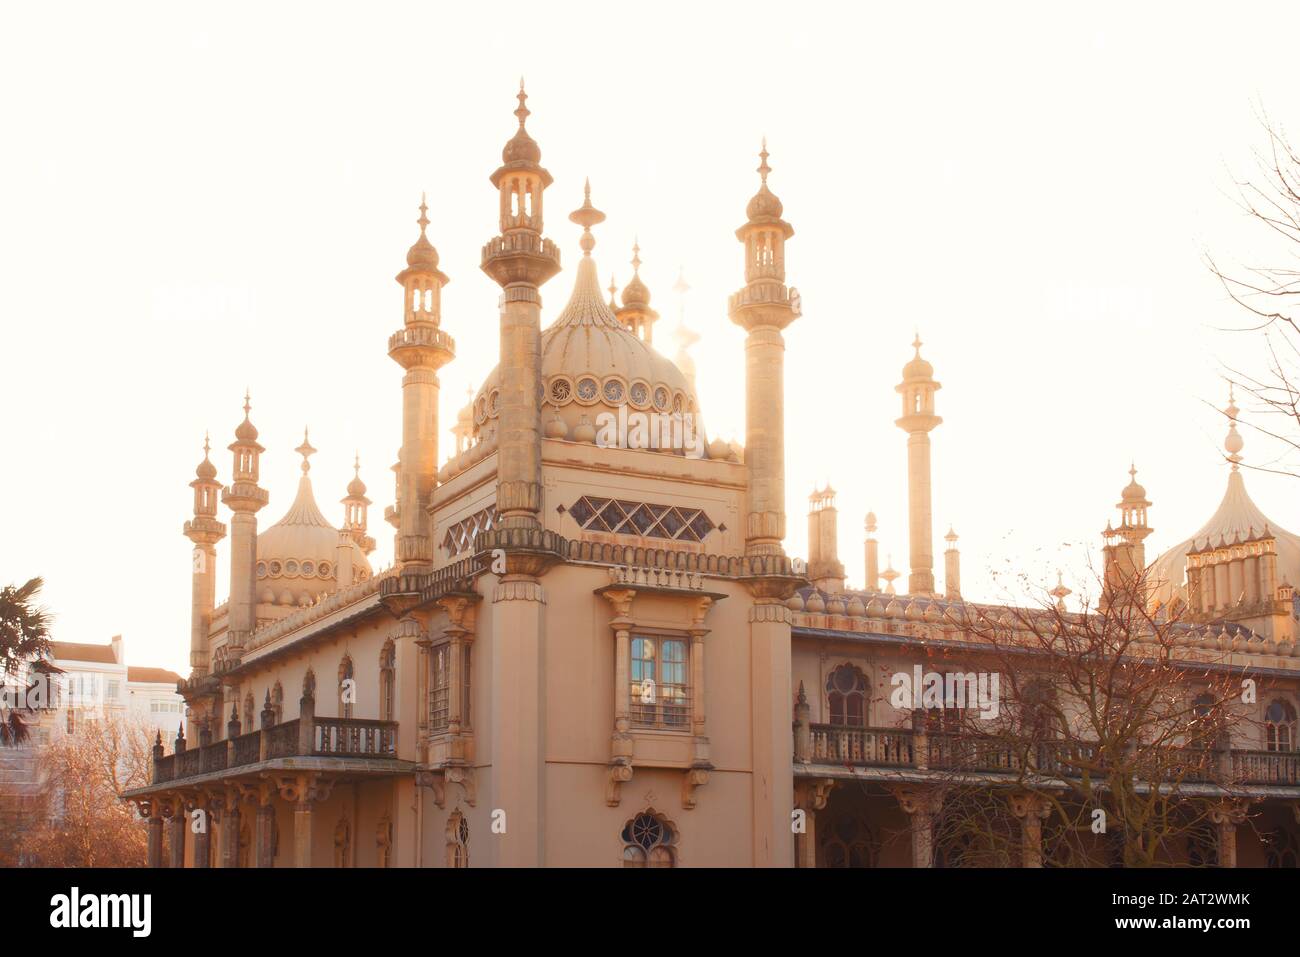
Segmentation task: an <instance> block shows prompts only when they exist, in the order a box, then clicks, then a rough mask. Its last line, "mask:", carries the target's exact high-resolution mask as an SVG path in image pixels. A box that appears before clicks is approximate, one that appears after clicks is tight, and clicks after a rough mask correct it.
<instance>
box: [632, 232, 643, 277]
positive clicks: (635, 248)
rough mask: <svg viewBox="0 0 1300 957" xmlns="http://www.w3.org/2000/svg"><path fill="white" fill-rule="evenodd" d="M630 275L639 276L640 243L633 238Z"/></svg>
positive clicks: (637, 239)
mask: <svg viewBox="0 0 1300 957" xmlns="http://www.w3.org/2000/svg"><path fill="white" fill-rule="evenodd" d="M632 275H633V276H639V275H641V242H640V239H639V238H638V237H635V236H634V237H633V238H632Z"/></svg>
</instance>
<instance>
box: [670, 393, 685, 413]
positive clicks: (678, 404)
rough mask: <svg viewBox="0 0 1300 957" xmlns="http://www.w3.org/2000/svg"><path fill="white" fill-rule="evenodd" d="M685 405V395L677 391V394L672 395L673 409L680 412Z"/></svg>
mask: <svg viewBox="0 0 1300 957" xmlns="http://www.w3.org/2000/svg"><path fill="white" fill-rule="evenodd" d="M685 407H686V397H685V396H683V395H682V394H681V393H680V392H678V393H677V395H676V396H674V397H673V411H674V412H680V411H682V409H684V408H685Z"/></svg>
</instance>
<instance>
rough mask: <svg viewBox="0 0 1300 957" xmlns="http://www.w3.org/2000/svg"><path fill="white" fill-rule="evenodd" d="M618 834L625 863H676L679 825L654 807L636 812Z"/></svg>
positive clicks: (662, 864) (659, 865)
mask: <svg viewBox="0 0 1300 957" xmlns="http://www.w3.org/2000/svg"><path fill="white" fill-rule="evenodd" d="M619 837H620V839H621V840H622V842H623V855H622V862H623V866H624V867H676V866H677V825H675V824H674V823H673V822H672V821H670V820H668V819H667V818H666V817H664V816H663V815H662V814H660V813H659V812H658V811H656V810H655V809H654V808H646V809H645V810H644V811H642V812H640V813H639V814H636V815H634V816H633V817H632V818H631V819H630V820H628V822H627V823H626V824H624V825H623V830H622V831H621V832H619Z"/></svg>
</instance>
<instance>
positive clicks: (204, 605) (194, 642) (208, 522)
mask: <svg viewBox="0 0 1300 957" xmlns="http://www.w3.org/2000/svg"><path fill="white" fill-rule="evenodd" d="M209 451H211V448H210V446H209V444H208V437H207V436H206V435H205V436H203V461H202V462H200V463H199V467H198V468H197V469H195V470H194V474H195V479H194V481H193V482H191V483H190V488H192V489H194V517H193V518H192V519H190V520H189V521H187V522H186V523H185V537H186V538H188V539H189V540H190V541H191V542H193V543H194V552H193V556H192V559H191V562H192V571H193V575H194V581H193V588H192V592H191V598H190V668H191V672H190V678H191V679H196V678H202V677H203V676H204V675H206V674H207V673H208V627H209V626H210V624H211V621H212V609H213V607H214V606H215V605H216V599H217V542H219V541H221V540H222V539H223V538H225V537H226V526H225V525H223V524H222V523H221V522H218V521H217V496H218V494H219V493H220V492H221V483H220V482H218V481H217V467H216V466H215V465H213V464H212V460H211V459H210V458H208V452H209Z"/></svg>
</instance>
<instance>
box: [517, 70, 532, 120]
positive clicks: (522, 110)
mask: <svg viewBox="0 0 1300 957" xmlns="http://www.w3.org/2000/svg"><path fill="white" fill-rule="evenodd" d="M517 99H518V100H519V107H518V109H516V110H515V116H517V117H519V128H520V129H521V130H522V129H523V128H524V120H526V119H528V115H529V109H528V107H527V106H525V105H524V103H525V101H526V100H527V99H528V94H527V93H525V92H524V78H523V77H522V76H521V77H520V78H519V94H518V96H517Z"/></svg>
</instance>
